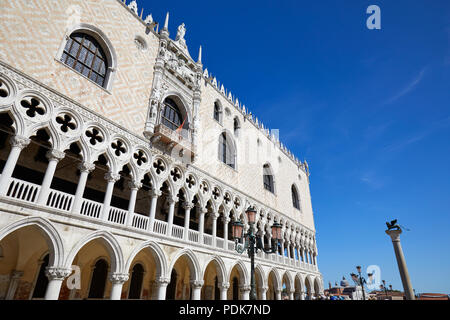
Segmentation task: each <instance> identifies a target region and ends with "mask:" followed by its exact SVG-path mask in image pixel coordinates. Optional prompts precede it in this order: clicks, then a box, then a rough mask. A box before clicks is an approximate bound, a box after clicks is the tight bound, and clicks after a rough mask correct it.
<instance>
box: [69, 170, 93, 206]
mask: <svg viewBox="0 0 450 320" xmlns="http://www.w3.org/2000/svg"><path fill="white" fill-rule="evenodd" d="M78 169H79V170H80V178H79V179H78V184H77V191H76V192H75V200H74V201H73V206H72V213H80V210H81V205H82V203H83V194H84V189H85V188H86V182H87V178H88V175H89V172H91V171H92V170H94V169H95V165H94V164H91V163H88V162H82V163H80V164H79V165H78Z"/></svg>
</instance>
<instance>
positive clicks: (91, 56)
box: [85, 52, 94, 68]
mask: <svg viewBox="0 0 450 320" xmlns="http://www.w3.org/2000/svg"><path fill="white" fill-rule="evenodd" d="M93 60H94V54H92V53H90V52H88V54H87V58H86V62H85V64H86V65H87V66H88V67H89V68H90V67H91V66H92V61H93Z"/></svg>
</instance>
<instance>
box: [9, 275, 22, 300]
mask: <svg viewBox="0 0 450 320" xmlns="http://www.w3.org/2000/svg"><path fill="white" fill-rule="evenodd" d="M22 276H23V271H18V270H13V272H12V273H11V278H10V280H9V286H8V291H7V292H6V296H5V300H13V299H14V296H15V295H16V291H17V287H18V286H19V282H20V278H22Z"/></svg>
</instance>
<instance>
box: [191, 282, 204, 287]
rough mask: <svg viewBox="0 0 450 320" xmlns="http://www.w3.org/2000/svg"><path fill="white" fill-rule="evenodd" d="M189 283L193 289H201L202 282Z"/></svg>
mask: <svg viewBox="0 0 450 320" xmlns="http://www.w3.org/2000/svg"><path fill="white" fill-rule="evenodd" d="M190 283H191V286H192V287H193V288H197V289H199V288H201V287H203V284H204V281H203V280H191V281H190Z"/></svg>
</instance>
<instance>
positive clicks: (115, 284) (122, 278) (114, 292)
mask: <svg viewBox="0 0 450 320" xmlns="http://www.w3.org/2000/svg"><path fill="white" fill-rule="evenodd" d="M128 278H129V275H128V273H118V272H113V273H110V275H109V280H110V281H111V283H112V287H111V295H110V297H109V299H110V300H120V298H121V295H122V286H123V284H124V283H125V282H127V281H128Z"/></svg>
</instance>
